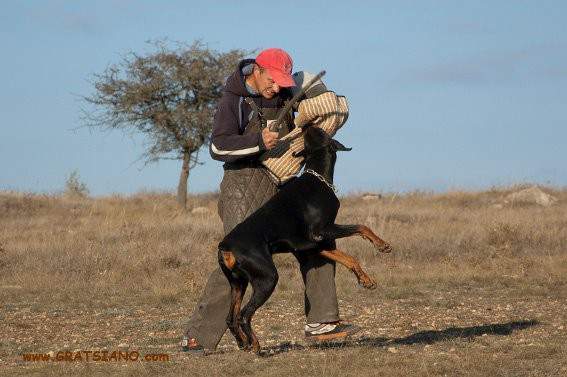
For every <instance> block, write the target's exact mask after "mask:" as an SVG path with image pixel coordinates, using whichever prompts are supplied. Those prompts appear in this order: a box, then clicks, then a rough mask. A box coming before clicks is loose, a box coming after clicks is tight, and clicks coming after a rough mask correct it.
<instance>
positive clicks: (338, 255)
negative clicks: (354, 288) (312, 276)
mask: <svg viewBox="0 0 567 377" xmlns="http://www.w3.org/2000/svg"><path fill="white" fill-rule="evenodd" d="M319 254H320V255H321V256H323V257H325V258H328V259H330V260H333V261H335V262H337V263H340V264H342V265H343V266H345V267H346V268H348V269H349V270H351V271H352V272H354V274H355V275H356V278H357V279H358V283H359V284H360V285H362V286H363V287H364V288H368V289H376V282H375V281H374V279H372V278H371V277H370V276H368V274H367V273H366V272H364V270H363V269H362V267H360V263H358V260H357V259H356V258H354V257H353V256H351V255H348V254H347V253H345V252H342V251H340V250H337V249H335V250H323V251H321V252H320V253H319Z"/></svg>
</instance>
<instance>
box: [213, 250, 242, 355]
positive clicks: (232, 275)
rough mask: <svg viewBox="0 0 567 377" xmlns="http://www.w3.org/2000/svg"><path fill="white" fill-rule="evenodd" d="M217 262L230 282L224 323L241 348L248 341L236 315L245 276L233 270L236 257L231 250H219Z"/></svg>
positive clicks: (239, 305)
mask: <svg viewBox="0 0 567 377" xmlns="http://www.w3.org/2000/svg"><path fill="white" fill-rule="evenodd" d="M219 264H220V267H221V270H222V271H223V273H224V275H225V276H226V278H227V279H228V282H229V283H230V296H231V298H230V309H229V312H228V315H227V317H226V324H227V325H228V328H229V329H230V332H231V333H232V335H233V336H234V338H235V339H236V343H237V344H238V348H240V349H243V348H245V347H247V346H248V345H249V342H248V338H247V337H246V334H245V333H244V331H242V328H241V327H240V326H239V325H238V315H239V314H240V307H241V304H242V297H244V293H245V292H246V287H247V285H248V281H247V280H246V279H245V278H242V277H239V276H238V272H237V271H235V269H237V267H236V258H235V257H234V254H233V253H232V252H230V251H220V250H219Z"/></svg>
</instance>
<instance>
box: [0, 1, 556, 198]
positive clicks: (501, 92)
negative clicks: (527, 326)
mask: <svg viewBox="0 0 567 377" xmlns="http://www.w3.org/2000/svg"><path fill="white" fill-rule="evenodd" d="M566 19H567V2H565V1H537V2H536V1H478V0H477V1H373V2H370V1H359V2H345V1H340V2H334V1H310V2H306V1H285V2H249V1H241V2H234V1H226V2H224V1H208V2H205V1H199V2H192V1H160V2H157V1H96V2H94V1H93V2H87V1H11V2H4V3H3V4H2V11H1V12H0V45H1V46H2V57H1V59H0V110H1V111H0V113H1V114H2V118H1V119H0V190H20V191H32V192H48V193H51V192H57V191H58V190H62V189H63V187H64V183H65V177H66V176H67V175H68V174H69V173H70V172H71V171H73V170H75V169H77V170H78V171H79V174H80V176H81V179H82V181H84V182H85V183H86V184H87V186H88V187H89V189H90V191H91V193H92V194H93V195H106V194H110V193H133V192H137V191H140V190H144V189H148V190H174V189H175V187H176V184H177V180H178V176H179V170H180V162H175V161H164V162H160V163H158V164H153V165H149V166H146V167H144V165H143V163H142V162H136V160H137V158H138V157H139V156H140V155H141V153H142V152H143V148H144V139H143V138H141V137H139V136H136V135H124V134H122V133H120V132H112V133H100V132H93V131H89V130H88V129H84V128H79V129H76V128H77V127H79V126H80V125H81V123H80V112H79V109H80V107H81V102H80V100H79V96H80V95H88V94H91V93H92V91H93V88H92V87H91V85H90V84H89V78H91V77H92V75H93V74H95V73H98V72H101V71H103V70H104V69H105V67H107V66H108V65H109V64H111V63H116V62H118V61H119V60H120V59H121V56H122V55H123V54H125V53H126V52H128V51H135V52H139V53H143V52H144V51H149V50H150V48H149V46H148V45H147V44H146V41H148V40H155V39H162V38H167V39H169V40H171V41H183V42H188V43H190V42H192V41H193V40H195V39H202V40H203V41H204V42H206V43H208V45H209V47H211V48H214V49H217V50H222V51H224V50H229V49H233V48H243V49H255V48H260V49H261V48H266V47H281V48H284V49H286V50H287V51H289V52H290V54H291V55H292V56H293V58H294V61H295V67H294V68H295V69H296V70H301V69H306V70H310V71H313V72H316V71H319V70H321V69H326V70H327V76H326V77H325V82H326V84H327V86H328V87H329V88H331V89H332V90H334V91H336V92H337V93H339V94H343V95H345V96H346V97H347V98H348V100H349V103H350V109H351V114H350V118H349V121H348V123H347V124H346V125H345V126H344V128H343V129H342V130H341V131H340V132H339V134H338V135H337V139H339V140H341V142H343V144H345V145H347V146H350V147H353V151H352V152H347V153H343V154H341V155H339V159H338V162H337V168H336V174H335V177H336V178H335V180H336V183H337V185H338V186H339V188H340V191H341V192H342V193H347V192H355V191H406V190H416V189H420V190H440V191H442V190H447V189H481V188H485V187H490V186H493V185H507V184H511V183H522V182H538V183H543V184H551V185H556V186H566V185H567V167H566V166H567V163H566V162H567V152H566V145H567V22H565V20H566ZM201 156H202V157H203V162H204V163H205V164H204V165H203V166H199V167H198V168H196V169H194V170H192V171H191V175H190V178H189V191H190V192H206V191H213V190H216V189H217V188H218V184H219V182H220V179H221V176H222V167H221V164H220V163H219V162H216V161H213V160H211V159H210V158H209V156H208V152H207V151H204V152H203V153H201Z"/></svg>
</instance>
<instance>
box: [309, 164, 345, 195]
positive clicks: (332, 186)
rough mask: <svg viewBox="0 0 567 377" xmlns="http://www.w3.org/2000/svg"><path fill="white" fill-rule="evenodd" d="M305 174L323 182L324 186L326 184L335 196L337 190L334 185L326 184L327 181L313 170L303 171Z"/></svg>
mask: <svg viewBox="0 0 567 377" xmlns="http://www.w3.org/2000/svg"><path fill="white" fill-rule="evenodd" d="M303 173H304V174H305V173H309V174H312V175H314V176H315V177H317V178H318V179H319V180H320V181H321V182H323V183H324V184H326V185H327V186H328V187H329V188H330V189H331V190H333V192H334V193H335V194H336V193H337V191H338V190H337V188H336V187H335V185H333V184H332V183H329V182H327V180H326V179H325V177H323V176H322V175H321V174H319V173H317V172H316V171H315V170H312V169H305V171H304V172H303Z"/></svg>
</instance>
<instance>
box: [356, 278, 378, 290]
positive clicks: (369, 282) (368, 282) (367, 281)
mask: <svg viewBox="0 0 567 377" xmlns="http://www.w3.org/2000/svg"><path fill="white" fill-rule="evenodd" d="M358 282H359V283H360V285H362V286H363V287H364V288H366V289H376V287H378V284H376V281H375V280H374V279H372V278H371V277H370V276H368V275H367V276H363V277H361V278H360V279H359V281H358Z"/></svg>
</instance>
